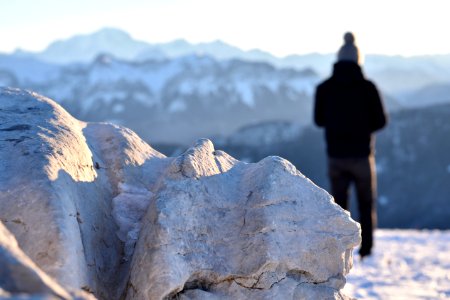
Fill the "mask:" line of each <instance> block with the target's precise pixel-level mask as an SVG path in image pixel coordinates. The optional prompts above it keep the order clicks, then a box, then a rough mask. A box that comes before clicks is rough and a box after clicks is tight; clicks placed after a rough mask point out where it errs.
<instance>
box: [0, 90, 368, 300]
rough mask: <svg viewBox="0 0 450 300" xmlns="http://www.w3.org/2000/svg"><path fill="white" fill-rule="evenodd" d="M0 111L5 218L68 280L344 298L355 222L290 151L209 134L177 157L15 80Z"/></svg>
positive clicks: (129, 289)
mask: <svg viewBox="0 0 450 300" xmlns="http://www.w3.org/2000/svg"><path fill="white" fill-rule="evenodd" d="M0 120H1V122H0V153H1V156H0V220H1V221H2V222H3V224H4V225H5V226H6V227H7V229H8V230H9V231H10V232H11V233H12V234H13V235H14V236H15V238H16V239H17V242H18V246H19V247H20V249H21V250H23V252H24V253H25V254H26V255H27V256H28V257H29V258H30V259H31V260H32V261H33V262H34V263H35V264H36V265H37V267H39V268H40V269H42V270H43V272H45V273H47V274H48V275H49V276H51V277H53V278H54V279H55V280H57V281H58V283H59V284H60V285H61V286H62V288H64V289H66V290H77V289H78V290H79V289H84V290H87V291H90V292H92V293H93V294H94V295H95V296H96V297H98V298H100V299H119V298H120V297H124V298H127V299H167V298H180V299H249V298H252V299H255V298H257V299H285V298H295V299H297V298H299V299H327V298H330V299H345V296H343V295H342V294H341V293H340V289H341V288H342V287H343V286H344V284H345V277H344V276H345V275H346V274H347V272H348V271H349V269H350V268H351V265H352V256H351V253H352V251H351V250H352V248H353V247H355V246H356V245H357V244H358V243H359V241H360V236H359V226H358V224H357V223H355V222H354V221H353V220H352V219H351V218H350V217H349V215H348V214H347V213H345V212H344V211H343V210H342V209H340V208H339V207H338V206H337V205H336V204H334V203H333V201H332V198H331V196H330V195H328V194H327V193H326V192H325V191H324V190H322V189H320V188H319V187H317V186H315V185H314V184H313V183H312V182H311V181H310V180H308V179H307V178H305V177H304V176H303V175H302V174H301V173H300V172H299V171H298V170H296V169H295V167H294V166H293V165H292V164H290V163H289V162H288V161H286V160H284V159H281V158H279V157H268V158H266V159H264V160H262V161H260V162H259V163H255V164H246V163H243V162H239V161H237V160H236V159H234V158H232V157H230V156H229V155H227V154H226V153H224V152H222V151H217V150H215V149H214V146H213V145H212V143H211V142H210V141H209V140H199V141H198V142H197V144H196V145H195V146H193V147H192V148H190V149H188V150H187V151H186V152H185V153H183V154H182V155H181V156H179V157H175V158H167V157H165V156H164V155H162V154H160V153H159V152H157V151H155V150H154V149H152V148H151V147H150V146H149V145H148V144H146V143H145V142H143V141H142V140H141V139H140V138H139V137H138V136H137V135H136V134H135V133H134V132H132V131H131V130H128V129H126V128H122V127H118V126H114V125H111V124H100V123H99V124H94V123H85V122H81V121H78V120H76V119H74V118H73V117H72V116H70V115H69V114H68V113H67V112H66V111H65V110H64V109H63V108H61V107H60V106H59V105H58V104H56V103H55V102H53V101H52V100H50V99H48V98H45V97H43V96H40V95H38V94H35V93H32V92H27V91H22V90H17V89H5V88H0ZM17 249H19V248H17ZM8 251H10V250H8ZM0 272H1V271H0ZM1 274H2V276H0V282H3V281H5V282H7V281H8V280H11V278H10V275H8V274H6V275H3V273H1ZM44 287H45V286H44ZM45 288H47V287H45ZM22 292H25V293H29V292H28V291H27V290H22ZM2 293H3V294H7V293H9V291H8V290H7V289H4V288H3V286H0V295H1V296H3V295H2ZM64 297H65V296H64ZM71 297H73V296H72V294H71Z"/></svg>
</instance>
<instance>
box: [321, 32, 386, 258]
mask: <svg viewBox="0 0 450 300" xmlns="http://www.w3.org/2000/svg"><path fill="white" fill-rule="evenodd" d="M337 58H338V59H337V62H336V63H335V64H334V68H333V74H332V76H331V77H330V78H328V79H327V80H325V81H324V82H322V83H321V84H320V85H319V86H318V87H317V89H316V95H315V106H314V121H315V123H316V125H317V126H319V127H324V128H325V137H326V142H327V154H328V176H329V179H330V183H331V194H332V195H333V197H334V199H335V201H336V203H337V204H339V205H340V206H341V207H342V208H343V209H348V200H349V199H348V198H349V189H350V185H351V184H352V183H354V184H355V187H356V193H357V198H358V210H359V217H360V223H361V231H362V232H361V235H362V243H361V248H360V250H359V254H360V256H361V258H363V257H365V256H367V255H370V253H371V249H372V245H373V231H374V228H375V227H376V222H377V216H376V189H377V187H376V184H377V183H376V182H377V181H376V172H375V157H374V144H375V138H374V136H373V135H374V132H375V131H376V130H378V129H381V128H383V127H384V126H385V125H386V113H385V111H384V108H383V103H382V100H381V98H380V95H379V93H378V91H377V88H376V86H375V85H374V84H373V83H372V82H370V81H369V80H367V79H365V77H364V75H363V73H362V70H361V67H360V65H359V53H358V48H357V47H356V46H355V38H354V36H353V34H352V33H351V32H347V33H346V34H345V35H344V45H343V46H342V47H341V49H340V50H339V52H338V57H337Z"/></svg>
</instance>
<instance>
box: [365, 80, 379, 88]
mask: <svg viewBox="0 0 450 300" xmlns="http://www.w3.org/2000/svg"><path fill="white" fill-rule="evenodd" d="M364 84H365V85H366V86H367V87H369V88H372V89H376V88H377V86H376V85H375V83H374V82H373V81H372V80H370V79H368V78H364Z"/></svg>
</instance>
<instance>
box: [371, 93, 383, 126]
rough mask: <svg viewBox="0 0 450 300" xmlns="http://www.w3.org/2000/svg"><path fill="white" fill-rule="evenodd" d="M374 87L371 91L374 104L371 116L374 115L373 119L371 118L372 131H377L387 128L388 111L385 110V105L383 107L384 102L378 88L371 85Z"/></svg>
mask: <svg viewBox="0 0 450 300" xmlns="http://www.w3.org/2000/svg"><path fill="white" fill-rule="evenodd" d="M371 86H372V91H371V94H372V95H371V100H372V101H371V103H372V105H371V106H372V107H371V114H372V118H371V121H372V122H371V123H372V124H371V130H372V131H377V130H379V129H381V128H383V127H384V126H386V123H387V115H386V111H385V109H384V105H383V101H382V99H381V97H380V94H379V92H378V89H377V88H376V86H375V85H374V84H371Z"/></svg>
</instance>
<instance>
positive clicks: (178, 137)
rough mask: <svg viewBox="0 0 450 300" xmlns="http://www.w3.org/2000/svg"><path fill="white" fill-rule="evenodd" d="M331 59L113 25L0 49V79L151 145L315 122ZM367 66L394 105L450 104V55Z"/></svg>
mask: <svg viewBox="0 0 450 300" xmlns="http://www.w3.org/2000/svg"><path fill="white" fill-rule="evenodd" d="M333 60H334V55H320V54H311V55H303V56H289V57H285V58H277V57H275V56H272V55H270V54H269V53H265V52H262V51H259V50H254V51H242V50H240V49H238V48H236V47H233V46H230V45H227V44H225V43H223V42H220V41H215V42H212V43H203V44H190V43H188V42H187V41H184V40H177V41H174V42H171V43H165V44H149V43H146V42H142V41H138V40H135V39H133V38H132V37H131V36H130V35H129V34H127V33H125V32H123V31H120V30H117V29H111V28H109V29H103V30H101V31H98V32H95V33H93V34H90V35H80V36H75V37H73V38H70V39H68V40H64V41H57V42H54V43H53V44H51V45H50V46H49V47H48V48H47V49H45V50H44V51H42V52H38V53H31V52H24V51H17V52H15V53H13V54H9V55H7V54H4V55H0V85H1V86H13V87H20V88H25V89H30V90H34V91H37V92H40V93H42V94H45V95H49V96H50V97H54V98H55V99H59V101H60V102H61V103H62V104H63V105H64V106H65V107H66V108H67V109H68V110H69V111H70V112H71V113H73V114H74V115H75V116H76V117H78V118H80V119H83V120H87V121H113V122H115V123H119V124H122V125H125V126H129V127H130V128H132V129H133V130H135V131H137V132H138V133H139V134H140V135H141V136H142V137H143V138H145V139H146V140H151V141H152V142H157V143H165V144H170V143H177V144H188V143H190V142H191V141H192V140H193V139H195V138H199V137H204V136H206V137H218V136H222V137H224V136H228V135H230V134H232V133H233V132H234V131H236V130H238V129H239V128H241V127H245V126H249V125H254V124H258V123H260V122H267V121H269V122H270V121H289V122H292V121H294V122H297V123H300V124H303V125H305V124H310V123H311V110H312V96H313V92H314V88H315V86H316V84H317V83H318V82H319V81H320V80H322V79H323V77H325V76H327V75H328V73H329V71H330V69H331V64H332V63H333ZM364 68H365V71H366V73H367V74H368V77H369V78H374V79H375V80H376V82H377V83H379V87H380V90H381V91H382V92H383V94H384V97H385V102H386V105H387V107H388V109H389V110H390V111H397V110H401V109H404V108H410V107H420V106H429V105H432V104H435V103H447V102H450V97H449V96H448V90H449V89H450V81H448V80H447V81H445V79H444V78H450V74H449V70H450V58H449V57H446V56H440V57H437V56H433V57H416V58H402V57H385V56H368V57H366V61H365V67H364ZM168 124H170V125H171V126H167V125H168ZM186 124H188V126H187V125H186ZM151 126H157V127H160V128H164V130H162V131H158V132H157V133H155V132H153V133H150V132H149V131H148V128H149V127H151Z"/></svg>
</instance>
